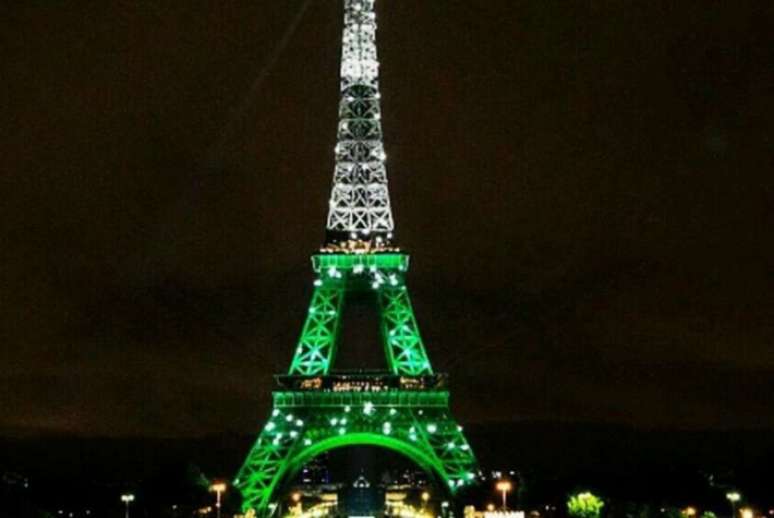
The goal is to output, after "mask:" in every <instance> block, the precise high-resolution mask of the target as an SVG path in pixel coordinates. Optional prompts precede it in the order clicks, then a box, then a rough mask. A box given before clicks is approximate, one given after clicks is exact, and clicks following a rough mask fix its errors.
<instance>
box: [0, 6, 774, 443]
mask: <svg viewBox="0 0 774 518" xmlns="http://www.w3.org/2000/svg"><path fill="white" fill-rule="evenodd" d="M301 4H302V1H301V0H280V1H274V2H268V1H262V0H253V1H245V2H221V1H215V0H212V1H204V0H185V1H165V2H145V1H138V2H135V1H115V2H41V1H29V2H10V3H6V5H4V6H3V8H2V15H1V16H0V18H2V19H3V25H4V27H3V28H2V31H0V33H2V35H3V37H2V46H0V49H2V50H1V51H0V52H2V55H0V62H1V63H2V65H0V66H2V74H1V77H2V78H3V79H2V81H0V106H2V119H3V121H4V124H3V131H2V132H0V133H1V135H0V143H1V144H0V146H2V147H1V148H0V170H1V171H2V180H1V183H0V185H1V186H2V203H0V230H1V232H2V233H1V234H0V236H1V237H2V246H1V249H2V252H1V253H0V286H2V291H0V311H1V313H0V341H1V342H2V345H1V346H0V432H4V433H16V434H29V433H34V432H40V431H45V432H73V433H78V434H84V435H167V436H184V435H197V434H202V433H216V432H223V431H238V432H252V431H255V430H257V427H258V423H259V422H260V421H261V420H262V419H263V417H264V416H265V413H266V411H267V409H268V404H269V401H270V399H269V391H270V389H271V387H272V378H271V375H272V373H275V372H281V371H284V370H285V369H286V368H287V366H288V363H289V360H290V355H291V351H292V349H293V347H294V342H295V340H296V338H297V336H298V333H299V331H300V327H301V323H302V319H303V316H304V314H305V310H306V305H307V303H308V298H309V294H310V287H311V281H312V274H311V271H310V267H309V260H308V256H309V255H310V254H311V253H313V252H314V251H315V250H316V249H317V247H318V246H319V245H320V244H321V241H322V238H323V225H324V218H325V210H326V206H327V197H328V194H329V189H330V179H331V176H332V171H333V153H332V149H333V146H334V143H335V125H336V110H337V102H338V99H337V93H338V77H337V76H338V59H339V31H340V28H341V12H340V10H341V7H340V5H339V2H336V1H332V0H325V1H323V0H312V2H311V6H310V7H309V9H308V11H307V12H306V13H305V14H304V16H303V18H302V20H301V23H300V25H298V27H297V30H296V31H295V33H294V34H293V36H292V38H291V39H290V40H289V43H288V45H287V46H286V47H284V48H281V49H279V50H280V51H281V54H279V60H278V61H277V62H276V63H275V64H274V65H272V66H270V67H269V68H267V63H268V64H269V65H271V61H272V60H271V55H272V53H273V52H275V51H276V49H277V42H278V41H279V40H280V39H281V37H282V35H283V33H284V32H285V31H286V29H287V28H288V26H289V25H290V24H291V20H292V19H293V17H294V16H296V14H297V13H298V11H299V8H300V7H301ZM378 8H379V16H380V33H379V44H380V52H381V61H382V93H383V101H384V106H383V108H384V112H385V113H384V126H385V133H386V136H385V139H386V145H387V152H388V155H389V157H390V158H389V161H388V167H389V175H390V179H391V184H390V185H391V193H392V197H393V205H394V211H395V217H396V220H397V224H398V235H399V242H400V244H401V245H403V246H404V247H405V248H406V249H407V250H409V251H410V252H411V253H412V260H413V263H412V272H411V275H410V277H409V283H410V287H411V289H412V294H413V297H414V303H415V306H416V311H417V314H418V318H419V319H420V324H421V326H422V330H423V334H424V336H425V339H426V342H427V346H428V349H429V351H430V354H431V357H432V360H433V362H434V365H435V367H436V369H437V370H442V371H444V370H445V371H448V372H449V373H450V374H451V376H452V388H453V401H454V407H455V412H456V414H457V415H458V416H459V418H460V419H461V420H462V421H464V422H474V423H481V422H488V421H498V420H522V419H524V420H557V421H587V422H593V423H602V422H604V423H623V424H631V425H634V426H636V427H639V428H642V429H648V428H651V427H663V428H724V427H745V428H769V429H774V403H772V393H774V347H772V344H773V343H774V295H773V294H772V292H773V290H772V289H773V288H774V282H773V281H772V279H774V266H773V264H774V262H773V261H772V253H773V252H774V244H772V243H773V241H772V237H771V236H772V234H771V232H772V230H771V229H772V224H773V223H774V221H773V219H774V218H772V201H774V200H773V198H774V196H772V185H773V183H772V180H771V173H772V170H774V167H773V166H774V156H773V153H772V149H773V140H772V137H773V135H774V131H772V119H774V67H772V63H774V41H772V40H773V38H772V27H774V7H773V6H772V2H770V1H768V0H760V1H758V2H754V1H733V2H731V1H728V2H719V1H708V0H684V1H680V2H675V1H671V0H670V1H658V0H656V1H654V0H648V1H636V2H635V1H601V0H600V1H598V0H594V1H584V2H581V1H576V2H558V1H553V0H524V1H521V0H519V1H515V0H489V1H486V2H479V1H470V0H468V1H463V0H389V1H386V0H385V1H382V2H381V3H380V4H379V6H378ZM262 74H264V75H263V76H262ZM260 77H265V80H264V81H263V82H262V83H261V84H259V85H258V86H259V87H258V88H254V84H255V82H256V80H257V78H260ZM219 141H221V143H222V144H221V145H218V144H217V142H219ZM345 346H346V344H345Z"/></svg>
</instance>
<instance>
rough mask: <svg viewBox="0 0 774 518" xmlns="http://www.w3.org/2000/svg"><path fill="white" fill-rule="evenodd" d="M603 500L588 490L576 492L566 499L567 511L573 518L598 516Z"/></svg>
mask: <svg viewBox="0 0 774 518" xmlns="http://www.w3.org/2000/svg"><path fill="white" fill-rule="evenodd" d="M604 506H605V502H603V501H602V499H601V498H599V497H598V496H595V495H593V494H591V493H589V492H585V493H578V494H577V495H572V496H570V498H569V500H567V512H568V513H569V514H570V516H572V517H574V518H599V515H600V514H601V512H602V508H603V507H604Z"/></svg>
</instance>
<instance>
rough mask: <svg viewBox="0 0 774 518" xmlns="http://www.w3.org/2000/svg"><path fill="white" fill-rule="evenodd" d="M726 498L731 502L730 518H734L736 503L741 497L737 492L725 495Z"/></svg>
mask: <svg viewBox="0 0 774 518" xmlns="http://www.w3.org/2000/svg"><path fill="white" fill-rule="evenodd" d="M726 498H727V499H728V501H729V502H731V518H736V503H737V502H738V501H739V500H741V499H742V495H740V494H739V492H737V491H731V492H730V493H726Z"/></svg>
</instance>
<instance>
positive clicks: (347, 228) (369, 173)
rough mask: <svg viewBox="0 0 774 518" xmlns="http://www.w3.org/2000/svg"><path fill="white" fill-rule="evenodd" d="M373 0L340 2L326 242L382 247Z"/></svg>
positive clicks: (383, 184) (382, 174) (388, 235)
mask: <svg viewBox="0 0 774 518" xmlns="http://www.w3.org/2000/svg"><path fill="white" fill-rule="evenodd" d="M374 2H375V0H344V31H343V35H342V51H341V53H342V55H341V101H340V104H339V127H338V142H337V144H336V150H335V151H336V167H335V171H334V175H333V189H332V191H331V198H330V207H329V211H328V222H327V232H326V241H327V243H326V244H327V245H328V246H333V247H336V248H341V247H344V248H353V247H354V248H358V249H362V248H366V249H369V250H370V249H373V248H376V249H378V248H382V247H384V246H386V245H388V244H389V241H390V239H392V232H393V230H394V226H395V225H394V222H393V218H392V209H391V208H390V194H389V192H388V190H387V169H386V167H385V160H386V158H387V157H386V154H385V152H384V143H383V141H382V124H381V106H380V98H381V95H380V93H379V59H378V56H377V52H376V13H375V11H374Z"/></svg>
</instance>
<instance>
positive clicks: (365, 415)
mask: <svg viewBox="0 0 774 518" xmlns="http://www.w3.org/2000/svg"><path fill="white" fill-rule="evenodd" d="M344 10H345V17H344V34H343V43H342V63H341V103H340V109H339V128H338V144H337V145H336V167H335V173H334V178H333V189H332V193H331V198H330V209H329V213H328V221H327V238H326V244H325V246H324V247H323V248H322V249H321V250H320V252H319V253H318V254H316V255H314V256H312V266H313V269H314V272H315V274H316V275H317V278H316V280H315V281H314V293H313V295H312V301H311V304H310V307H309V313H308V315H307V317H306V323H305V324H304V327H303V331H302V332H301V337H300V339H299V341H298V345H297V347H296V350H295V354H294V357H293V360H292V363H291V365H290V370H289V372H288V374H287V375H281V376H277V382H278V387H277V389H276V390H275V391H274V392H273V409H272V412H271V416H270V417H269V419H268V422H267V423H266V425H265V426H264V428H263V430H262V431H261V433H260V435H259V437H258V440H257V442H256V443H255V445H254V446H253V448H252V450H251V451H250V454H249V455H248V457H247V459H246V461H245V463H244V465H243V466H242V468H241V470H240V471H239V473H238V475H237V477H236V479H235V481H234V484H235V486H236V487H237V488H238V489H239V490H240V491H241V493H242V497H243V508H244V510H245V512H249V511H250V510H252V511H254V512H255V513H256V514H257V515H259V516H266V515H269V514H271V512H273V510H274V508H275V506H274V504H273V500H274V498H275V492H276V491H277V490H278V489H279V488H280V487H281V486H282V484H283V483H285V482H287V481H289V480H291V479H292V478H293V477H294V475H295V474H296V473H297V472H298V470H299V469H300V468H301V467H302V466H303V465H304V464H305V463H306V462H308V461H309V460H311V459H312V458H313V457H315V456H317V455H319V454H321V453H323V452H325V451H328V450H331V449H335V448H339V447H343V446H352V445H372V446H378V447H383V448H387V449H391V450H394V451H397V452H399V453H401V454H403V455H405V456H407V457H408V458H410V459H411V460H413V461H414V462H416V463H417V464H418V465H419V466H420V467H422V468H424V469H425V470H427V471H428V472H430V473H431V474H433V475H434V477H435V478H436V479H437V480H439V481H440V482H442V483H443V484H444V486H445V487H446V488H447V489H448V491H449V493H450V495H452V496H453V495H455V494H457V493H458V492H459V491H460V490H461V489H463V488H465V487H466V486H468V485H471V484H472V483H474V481H475V479H476V473H477V470H478V468H477V464H476V460H475V457H474V455H473V452H472V451H471V448H470V445H469V443H468V441H467V440H466V439H465V436H464V435H463V433H462V427H460V426H459V425H458V424H457V422H455V421H454V419H453V418H452V416H451V413H450V411H449V391H448V389H447V386H446V377H445V376H444V375H441V374H436V373H434V372H433V369H432V367H431V365H430V360H429V359H428V357H427V353H426V351H425V347H424V344H423V343H422V338H421V337H420V334H419V328H418V326H417V322H416V319H415V318H414V312H413V310H412V308H411V302H410V300H409V294H408V291H407V289H406V286H405V283H404V279H405V275H406V272H407V270H408V266H409V256H408V255H406V254H404V253H402V252H401V251H400V250H399V249H397V248H395V247H394V246H393V245H392V240H393V230H394V222H393V218H392V211H391V208H390V197H389V192H388V190H387V174H386V168H385V160H386V155H385V152H384V146H383V142H382V128H381V122H380V120H381V108H380V100H379V99H380V94H379V61H378V58H377V53H376V14H375V12H374V0H344ZM352 294H357V295H358V296H361V297H362V296H364V295H365V296H370V298H371V299H372V300H373V301H374V303H375V306H376V307H377V308H378V311H379V312H380V315H381V336H382V342H383V347H384V353H385V355H386V357H387V365H388V370H386V371H384V372H378V373H374V372H366V371H363V372H359V373H351V372H349V373H348V372H338V373H337V371H336V370H335V369H334V368H333V367H334V360H335V358H336V350H337V347H338V343H337V342H338V336H339V328H340V320H341V314H342V310H343V307H344V304H345V303H346V301H347V298H348V296H350V295H352Z"/></svg>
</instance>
